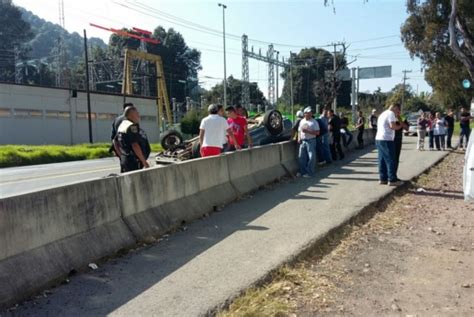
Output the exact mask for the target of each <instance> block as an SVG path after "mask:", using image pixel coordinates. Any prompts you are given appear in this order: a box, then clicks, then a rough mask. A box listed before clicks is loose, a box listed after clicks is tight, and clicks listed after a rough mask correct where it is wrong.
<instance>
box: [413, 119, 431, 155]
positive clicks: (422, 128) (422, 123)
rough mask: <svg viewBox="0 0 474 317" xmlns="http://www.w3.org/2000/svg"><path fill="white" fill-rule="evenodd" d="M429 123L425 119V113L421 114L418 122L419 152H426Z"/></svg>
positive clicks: (417, 147)
mask: <svg viewBox="0 0 474 317" xmlns="http://www.w3.org/2000/svg"><path fill="white" fill-rule="evenodd" d="M428 125H429V122H428V120H426V119H425V113H424V112H423V113H421V115H420V117H419V118H418V122H417V130H418V131H417V135H418V141H417V143H416V149H417V150H418V151H424V150H425V137H426V129H427V128H428Z"/></svg>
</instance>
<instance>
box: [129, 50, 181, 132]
mask: <svg viewBox="0 0 474 317" xmlns="http://www.w3.org/2000/svg"><path fill="white" fill-rule="evenodd" d="M136 59H138V60H142V61H147V62H150V63H153V64H155V66H156V90H157V91H156V96H157V99H156V105H157V108H158V122H159V123H158V125H159V126H161V121H162V120H163V117H164V115H165V114H166V121H167V123H168V125H172V124H173V114H172V113H171V107H170V101H169V98H168V91H167V90H166V82H165V73H164V71H163V60H162V59H161V56H159V55H155V54H150V53H146V52H140V51H136V50H131V49H128V48H127V49H125V60H124V69H123V85H122V93H123V94H124V96H125V95H132V94H133V84H132V66H133V60H136ZM164 130H166V128H165V129H164Z"/></svg>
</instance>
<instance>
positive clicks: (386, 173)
mask: <svg viewBox="0 0 474 317" xmlns="http://www.w3.org/2000/svg"><path fill="white" fill-rule="evenodd" d="M398 111H400V105H399V104H397V103H395V104H392V105H391V106H390V107H389V108H388V110H385V111H384V112H382V113H381V114H380V116H379V117H378V119H377V134H376V136H375V144H376V145H377V150H378V161H379V178H380V184H388V185H389V186H399V185H402V184H403V182H401V181H399V180H398V177H397V172H396V170H395V141H394V140H395V131H396V130H400V129H401V128H402V125H401V123H400V122H399V121H398V119H397V116H396V112H398Z"/></svg>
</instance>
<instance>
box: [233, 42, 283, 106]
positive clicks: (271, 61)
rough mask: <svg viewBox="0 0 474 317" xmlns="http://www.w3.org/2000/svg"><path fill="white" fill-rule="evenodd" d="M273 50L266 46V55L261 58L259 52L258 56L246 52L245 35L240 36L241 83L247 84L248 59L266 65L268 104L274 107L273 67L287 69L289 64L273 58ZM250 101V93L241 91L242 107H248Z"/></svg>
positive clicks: (244, 90)
mask: <svg viewBox="0 0 474 317" xmlns="http://www.w3.org/2000/svg"><path fill="white" fill-rule="evenodd" d="M274 53H275V50H274V49H273V44H270V45H269V46H268V51H267V55H266V56H263V55H262V52H261V51H260V50H259V52H258V54H256V53H254V52H253V47H252V51H249V50H248V38H247V35H245V34H244V35H242V81H243V85H244V87H245V85H248V84H249V64H248V59H249V58H253V59H256V60H258V61H261V62H265V63H267V64H268V102H269V103H270V105H271V106H274V105H275V66H281V67H288V66H289V64H287V63H285V62H282V61H279V60H278V59H275V58H274ZM249 101H250V92H249V90H246V88H243V89H242V105H248V104H249Z"/></svg>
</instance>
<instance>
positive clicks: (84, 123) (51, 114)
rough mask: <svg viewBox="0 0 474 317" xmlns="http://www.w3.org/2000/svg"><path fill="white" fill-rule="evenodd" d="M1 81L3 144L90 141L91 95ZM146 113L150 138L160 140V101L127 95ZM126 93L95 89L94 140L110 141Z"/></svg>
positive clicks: (143, 124)
mask: <svg viewBox="0 0 474 317" xmlns="http://www.w3.org/2000/svg"><path fill="white" fill-rule="evenodd" d="M70 96H71V91H70V90H67V89H55V88H43V87H36V86H25V85H15V84H1V83H0V144H78V143H87V142H89V128H88V120H87V115H86V114H87V99H86V94H85V92H81V91H79V92H78V93H77V98H72V97H70ZM127 102H133V103H134V104H135V106H137V108H138V110H139V111H140V115H141V116H142V121H141V124H140V125H141V127H142V128H143V129H144V130H145V132H146V133H147V135H148V138H149V139H150V142H158V141H159V136H160V134H159V128H158V123H157V119H156V118H157V107H156V101H155V100H154V99H149V98H134V97H127ZM122 104H123V97H122V96H119V95H107V94H97V93H91V111H92V116H91V117H92V135H93V139H94V142H109V141H110V133H111V126H112V121H113V119H114V117H116V116H117V115H118V114H120V113H121V112H122Z"/></svg>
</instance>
